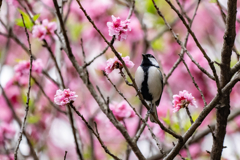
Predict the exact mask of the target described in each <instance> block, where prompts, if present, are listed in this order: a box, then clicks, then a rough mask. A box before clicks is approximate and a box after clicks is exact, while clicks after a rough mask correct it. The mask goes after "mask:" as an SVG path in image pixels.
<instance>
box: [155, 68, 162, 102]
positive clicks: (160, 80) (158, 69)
mask: <svg viewBox="0 0 240 160" xmlns="http://www.w3.org/2000/svg"><path fill="white" fill-rule="evenodd" d="M158 71H159V74H160V81H161V84H162V85H161V86H162V88H161V94H160V96H159V99H158V100H157V101H156V103H155V104H156V107H158V106H159V103H160V100H161V97H162V92H163V75H162V72H161V70H160V68H158Z"/></svg>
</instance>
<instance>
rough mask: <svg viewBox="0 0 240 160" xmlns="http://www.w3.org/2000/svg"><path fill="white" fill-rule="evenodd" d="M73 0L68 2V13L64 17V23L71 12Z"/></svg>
mask: <svg viewBox="0 0 240 160" xmlns="http://www.w3.org/2000/svg"><path fill="white" fill-rule="evenodd" d="M72 1H73V0H70V2H68V9H67V14H66V16H65V18H64V21H63V22H64V24H66V22H67V19H68V16H69V13H70V9H71V4H72Z"/></svg>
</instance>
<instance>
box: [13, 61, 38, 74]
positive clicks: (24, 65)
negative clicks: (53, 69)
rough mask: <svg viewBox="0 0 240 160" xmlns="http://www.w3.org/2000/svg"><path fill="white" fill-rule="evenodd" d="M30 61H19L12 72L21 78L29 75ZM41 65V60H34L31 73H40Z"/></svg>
mask: <svg viewBox="0 0 240 160" xmlns="http://www.w3.org/2000/svg"><path fill="white" fill-rule="evenodd" d="M29 69H30V61H21V62H19V63H18V64H17V65H16V66H15V67H14V70H15V72H16V73H17V76H18V77H19V76H22V75H26V74H29ZM42 69H43V63H42V60H41V59H38V60H35V61H33V62H32V72H35V73H38V74H40V73H42Z"/></svg>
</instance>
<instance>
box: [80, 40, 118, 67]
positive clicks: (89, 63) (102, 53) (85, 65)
mask: <svg viewBox="0 0 240 160" xmlns="http://www.w3.org/2000/svg"><path fill="white" fill-rule="evenodd" d="M113 43H114V37H113V38H112V40H111V42H110V44H111V45H112V44H113ZM108 48H109V45H108V46H107V47H106V48H105V49H104V50H103V51H102V52H101V53H100V54H99V55H97V56H96V57H94V58H93V59H92V60H91V61H89V62H86V63H85V64H84V66H83V68H86V67H87V66H89V65H91V64H92V63H93V62H94V61H95V60H96V59H97V58H98V57H100V56H102V55H104V54H105V53H106V51H107V50H108Z"/></svg>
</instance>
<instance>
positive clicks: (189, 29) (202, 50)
mask: <svg viewBox="0 0 240 160" xmlns="http://www.w3.org/2000/svg"><path fill="white" fill-rule="evenodd" d="M152 1H153V3H154V6H155V8H156V9H157V10H158V13H160V11H159V9H158V8H157V5H156V4H155V2H154V0H152ZM165 1H166V2H167V3H168V4H169V5H170V7H171V8H172V9H173V10H174V11H175V12H176V13H177V15H178V17H179V18H180V19H181V20H182V22H183V24H184V25H185V27H186V28H187V30H188V32H189V33H190V34H191V36H192V38H193V40H194V42H195V43H196V45H197V46H198V48H199V49H200V50H201V52H202V53H203V56H204V57H205V59H206V60H207V61H208V64H209V66H210V68H211V70H212V72H213V75H214V79H215V81H216V84H217V88H218V93H219V94H221V88H220V81H219V78H218V75H217V72H216V68H215V66H214V65H213V62H212V60H211V59H210V58H209V56H208V55H207V53H206V52H205V50H204V49H203V47H202V46H201V44H200V43H199V41H198V39H197V38H196V36H195V34H194V32H193V31H192V30H191V28H190V26H189V25H188V24H187V22H186V20H185V19H184V18H183V16H182V15H181V14H180V13H179V11H178V10H177V9H176V7H175V6H174V5H173V4H172V3H171V2H170V0H165ZM161 15H162V14H161ZM161 17H162V18H163V19H165V18H164V17H163V15H162V16H161ZM164 22H165V23H166V20H164ZM172 32H173V31H172ZM179 44H180V43H179ZM181 46H182V45H181ZM184 48H185V47H184Z"/></svg>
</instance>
